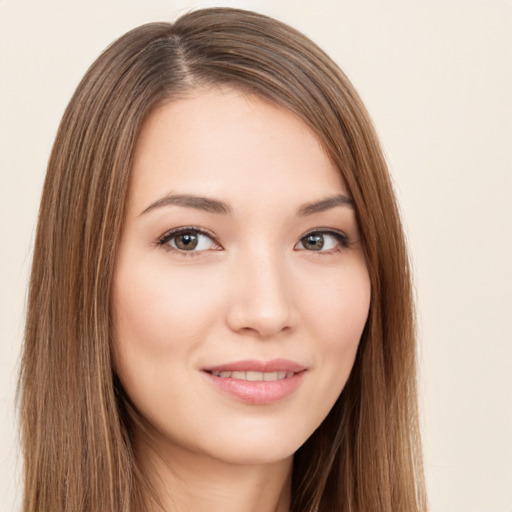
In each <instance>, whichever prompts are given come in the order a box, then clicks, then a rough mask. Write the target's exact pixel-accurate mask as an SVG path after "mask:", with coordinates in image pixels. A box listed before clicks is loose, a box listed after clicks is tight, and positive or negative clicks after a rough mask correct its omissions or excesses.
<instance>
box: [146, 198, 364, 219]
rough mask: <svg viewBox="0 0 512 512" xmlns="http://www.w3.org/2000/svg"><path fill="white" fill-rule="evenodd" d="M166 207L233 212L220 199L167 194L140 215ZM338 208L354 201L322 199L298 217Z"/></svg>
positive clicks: (219, 212)
mask: <svg viewBox="0 0 512 512" xmlns="http://www.w3.org/2000/svg"><path fill="white" fill-rule="evenodd" d="M164 206H182V207H185V208H194V209H195V210H201V211H205V212H208V213H217V214H222V215H229V214H230V213H231V212H232V209H231V207H230V206H229V205H228V204H227V203H225V202H223V201H219V200H218V199H211V198H209V197H203V196H196V195H192V194H173V193H172V192H171V193H169V194H166V195H165V196H164V197H161V198H160V199H157V200H156V201H155V202H154V203H151V204H150V205H149V206H148V207H147V208H146V209H145V210H144V211H143V212H142V213H141V214H140V215H144V214H145V213H148V212H150V211H152V210H155V209H156V208H162V207H164ZM337 206H348V207H349V208H354V201H353V200H352V199H351V198H350V197H348V196H346V195H344V194H338V195H335V196H331V197H327V198H325V199H321V200H320V201H313V202H310V203H306V204H304V205H302V206H301V207H300V208H299V209H298V210H297V216H298V217H305V216H308V215H313V214H314V213H320V212H324V211H326V210H330V209H332V208H335V207H337Z"/></svg>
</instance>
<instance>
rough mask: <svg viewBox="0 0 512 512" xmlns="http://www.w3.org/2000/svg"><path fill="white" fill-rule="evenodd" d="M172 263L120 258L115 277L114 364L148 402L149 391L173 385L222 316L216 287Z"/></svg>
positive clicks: (135, 395)
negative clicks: (172, 268) (171, 267)
mask: <svg viewBox="0 0 512 512" xmlns="http://www.w3.org/2000/svg"><path fill="white" fill-rule="evenodd" d="M168 267H169V266H167V268H165V267H164V266H161V265H158V264H154V263H153V264H152V265H145V264H144V262H143V261H140V260H139V261H137V262H131V264H130V262H126V264H123V262H121V263H120V264H119V265H118V268H117V271H116V276H115V280H114V287H113V294H112V306H113V311H114V318H113V320H114V322H113V324H114V347H113V348H114V350H113V352H114V365H115V369H116V371H117V373H118V375H119V378H120V379H121V382H122V384H123V386H124V388H125V390H126V392H127V393H128V394H129V396H130V397H131V398H132V400H133V401H134V402H139V403H140V404H143V403H146V402H148V401H150V400H148V398H149V397H145V396H144V394H145V393H147V394H149V395H151V393H152V392H154V390H155V389H158V388H162V387H163V388H165V387H170V386H171V385H172V386H175V381H176V380H177V379H176V377H177V376H179V375H184V374H185V372H186V371H187V370H189V369H190V368H189V366H190V364H191V362H192V361H193V357H192V356H193V354H194V352H195V351H196V350H197V349H198V348H199V347H200V346H201V344H202V343H203V342H204V339H205V337H206V336H207V335H208V333H209V332H210V331H211V329H212V325H213V324H214V322H216V319H217V318H218V316H219V315H218V311H217V309H218V300H217V301H216V300H215V287H213V286H209V287H204V286H199V283H201V282H202V280H201V279H200V278H197V279H194V280H193V281H191V280H190V275H189V274H187V273H186V272H170V271H169V268H168ZM151 390H153V391H151Z"/></svg>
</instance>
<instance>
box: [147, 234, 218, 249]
mask: <svg viewBox="0 0 512 512" xmlns="http://www.w3.org/2000/svg"><path fill="white" fill-rule="evenodd" d="M157 245H160V246H163V247H164V248H166V247H167V248H170V249H174V250H175V251H178V252H181V253H185V252H188V253H191V254H193V253H200V252H203V251H208V250H210V249H219V246H218V245H217V244H216V243H215V242H214V241H213V238H212V237H211V236H210V235H209V234H207V233H206V232H203V231H201V230H199V229H198V228H178V229H174V230H172V231H169V232H168V233H166V234H165V235H163V236H162V237H161V238H159V239H158V241H157Z"/></svg>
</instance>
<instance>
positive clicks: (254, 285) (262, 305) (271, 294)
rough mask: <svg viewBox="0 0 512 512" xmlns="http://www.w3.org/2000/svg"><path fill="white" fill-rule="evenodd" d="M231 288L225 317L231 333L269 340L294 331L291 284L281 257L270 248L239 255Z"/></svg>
mask: <svg viewBox="0 0 512 512" xmlns="http://www.w3.org/2000/svg"><path fill="white" fill-rule="evenodd" d="M233 287H234V293H233V296H232V304H231V307H230V312H229V315H228V321H229V323H230V327H231V328H232V329H233V330H236V331H252V332H257V333H258V334H259V335H260V336H263V337H268V336H271V335H274V334H277V333H279V332H281V331H283V330H286V329H289V328H291V327H293V322H294V314H293V313H294V304H293V290H292V289H291V287H292V281H291V280H290V279H289V269H288V266H287V262H286V258H285V255H284V254H279V253H278V252H277V251H276V250H274V249H272V247H269V246H267V247H264V248H261V246H260V247H259V248H253V249H252V250H248V251H246V252H244V253H243V254H240V257H239V259H238V261H237V271H236V275H235V281H234V283H233Z"/></svg>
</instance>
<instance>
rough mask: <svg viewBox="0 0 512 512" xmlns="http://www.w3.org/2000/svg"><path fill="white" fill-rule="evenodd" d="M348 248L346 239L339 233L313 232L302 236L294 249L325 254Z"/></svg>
mask: <svg viewBox="0 0 512 512" xmlns="http://www.w3.org/2000/svg"><path fill="white" fill-rule="evenodd" d="M348 246H349V241H348V238H347V236H346V235H344V234H343V233H341V232H337V231H315V232H311V233H308V234H307V235H306V236H303V237H302V238H301V239H300V240H299V241H298V242H297V245H296V246H295V249H301V250H306V251H316V252H325V253H327V252H328V251H332V250H333V249H334V250H336V249H341V248H343V247H345V248H346V247H348Z"/></svg>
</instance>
